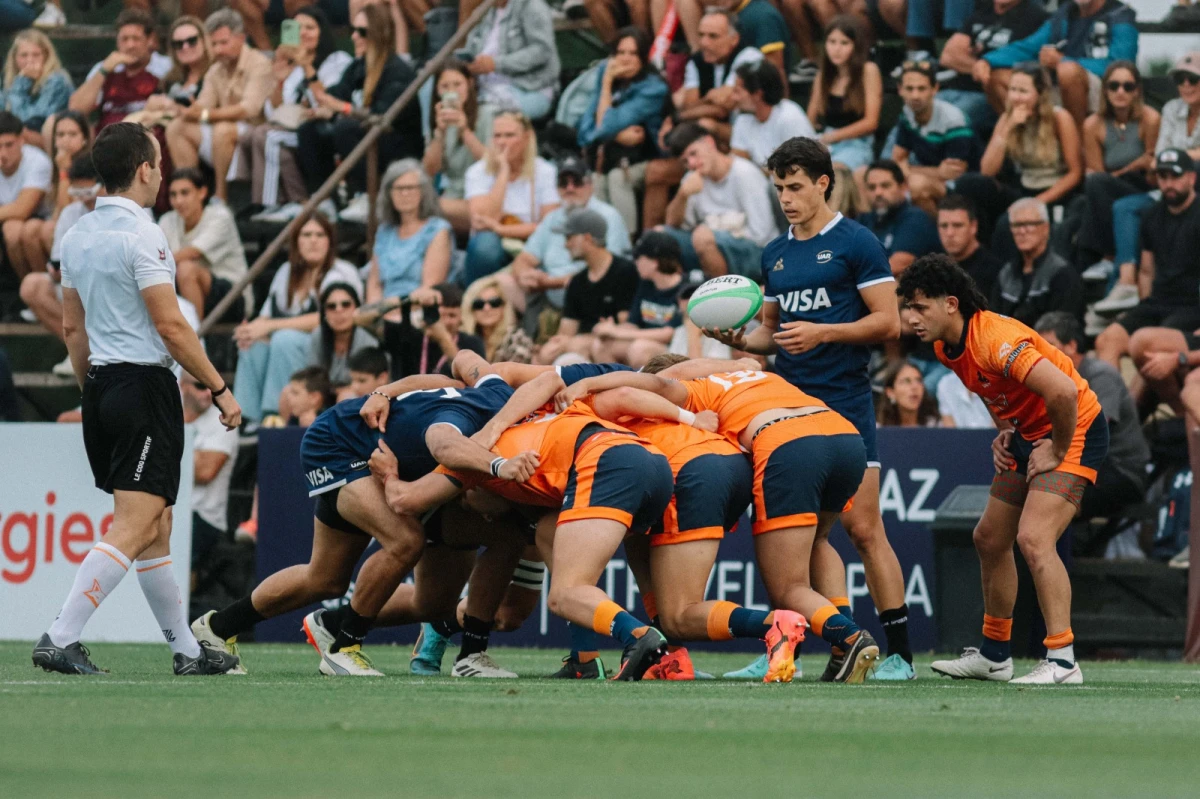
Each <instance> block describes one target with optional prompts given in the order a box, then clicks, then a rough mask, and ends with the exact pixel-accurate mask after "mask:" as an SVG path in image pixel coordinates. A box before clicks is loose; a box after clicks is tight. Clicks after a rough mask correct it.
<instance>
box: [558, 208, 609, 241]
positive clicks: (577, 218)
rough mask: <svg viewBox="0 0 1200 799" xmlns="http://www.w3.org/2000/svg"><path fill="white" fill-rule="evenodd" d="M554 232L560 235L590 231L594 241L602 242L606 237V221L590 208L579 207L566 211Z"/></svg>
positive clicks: (572, 234)
mask: <svg viewBox="0 0 1200 799" xmlns="http://www.w3.org/2000/svg"><path fill="white" fill-rule="evenodd" d="M554 232H555V233H557V234H559V235H560V236H574V235H577V234H579V233H590V234H591V236H592V238H593V239H594V240H595V241H597V242H600V243H603V242H604V241H605V239H606V238H607V237H608V223H607V222H605V221H604V217H602V216H600V214H598V213H597V212H595V211H593V210H591V209H590V208H579V209H576V210H574V211H570V212H568V213H567V216H566V218H565V219H564V220H563V222H562V224H561V225H558V226H557V227H555V228H554Z"/></svg>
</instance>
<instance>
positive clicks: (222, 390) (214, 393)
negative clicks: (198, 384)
mask: <svg viewBox="0 0 1200 799" xmlns="http://www.w3.org/2000/svg"><path fill="white" fill-rule="evenodd" d="M228 390H229V384H228V383H224V384H222V385H221V387H220V388H219V389H217V390H216V391H213V390H212V389H211V388H210V389H209V391H211V392H212V398H213V399H216V398H217V397H219V396H221V395H222V394H224V393H225V392H226V391H228Z"/></svg>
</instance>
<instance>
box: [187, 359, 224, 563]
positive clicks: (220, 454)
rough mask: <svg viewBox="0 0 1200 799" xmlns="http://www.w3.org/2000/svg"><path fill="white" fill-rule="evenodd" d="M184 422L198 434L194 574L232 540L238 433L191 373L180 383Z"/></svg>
mask: <svg viewBox="0 0 1200 799" xmlns="http://www.w3.org/2000/svg"><path fill="white" fill-rule="evenodd" d="M179 389H180V393H181V394H182V397H183V422H184V424H188V425H191V426H192V428H193V429H194V430H195V431H196V437H195V438H194V439H193V440H192V464H193V466H192V479H193V481H194V484H193V486H192V571H193V572H195V571H196V569H197V566H198V564H202V563H204V560H205V558H206V556H207V555H208V553H209V552H210V551H211V550H212V548H213V546H214V545H215V544H216V543H218V542H219V541H221V540H222V539H225V538H228V535H229V530H228V527H229V520H228V518H227V513H228V509H229V480H230V478H231V477H232V476H233V464H234V461H236V460H237V451H238V434H237V431H236V430H229V429H227V428H226V427H225V425H223V424H221V409H220V408H218V407H217V406H216V405H213V401H212V395H211V394H210V393H209V391H208V389H206V388H205V387H204V386H202V385H200V383H199V382H197V381H196V378H194V377H192V376H191V375H189V374H185V375H183V377H182V378H180V380H179Z"/></svg>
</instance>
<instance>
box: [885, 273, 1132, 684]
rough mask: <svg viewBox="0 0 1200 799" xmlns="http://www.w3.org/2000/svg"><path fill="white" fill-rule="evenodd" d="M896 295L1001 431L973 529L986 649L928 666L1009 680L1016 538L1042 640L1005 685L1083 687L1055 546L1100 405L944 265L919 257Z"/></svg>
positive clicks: (1078, 494)
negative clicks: (1040, 650)
mask: <svg viewBox="0 0 1200 799" xmlns="http://www.w3.org/2000/svg"><path fill="white" fill-rule="evenodd" d="M896 293H897V294H898V295H899V296H900V298H901V300H902V301H903V302H904V305H905V308H904V314H905V317H906V320H907V321H908V322H909V324H911V325H912V328H913V330H914V331H915V332H916V334H917V335H918V336H920V338H921V340H922V341H932V342H933V343H934V344H933V346H934V351H935V352H936V353H937V357H938V359H939V360H940V361H941V362H942V363H944V364H946V366H948V367H950V368H951V369H952V370H953V371H954V373H955V374H956V375H958V377H959V378H960V379H961V380H962V381H963V383H965V384H966V386H967V388H969V389H971V391H973V392H974V393H976V394H978V395H979V396H980V398H982V399H983V401H984V402H985V403H987V406H988V410H989V411H991V414H992V416H993V418H995V420H996V426H997V427H998V428H999V429H1000V434H999V435H998V436H996V440H995V441H994V442H993V444H992V459H993V461H994V462H995V466H996V476H995V478H994V479H993V480H992V490H991V497H990V498H989V499H988V504H987V508H986V509H985V510H984V512H983V518H982V519H980V520H979V525H978V526H977V527H976V528H975V549H976V551H977V552H978V553H979V562H980V567H981V571H982V575H983V607H984V616H983V645H982V646H981V647H980V648H979V649H976V648H975V647H970V648H968V649H967V650H965V651H964V652H963V654H962V656H961V657H959V658H957V659H956V660H939V661H935V662H934V663H933V670H934V671H936V672H938V673H939V674H944V675H946V676H949V677H955V678H959V679H962V678H967V679H977V680H998V681H1008V680H1010V679H1012V671H1013V666H1012V657H1011V656H1010V654H1009V639H1010V637H1011V634H1012V613H1013V605H1014V604H1015V603H1016V600H1017V566H1016V561H1015V560H1014V559H1013V542H1014V541H1015V542H1016V544H1017V546H1019V547H1020V548H1021V554H1022V555H1024V557H1025V562H1026V563H1028V564H1029V571H1030V572H1031V573H1032V574H1033V583H1034V586H1035V588H1036V589H1037V597H1038V605H1039V606H1040V607H1041V609H1042V616H1043V617H1044V618H1045V620H1046V631H1047V633H1048V635H1047V637H1046V640H1045V644H1046V649H1047V652H1046V659H1045V660H1043V661H1042V662H1041V663H1039V664H1038V665H1037V666H1036V667H1035V668H1034V669H1033V671H1032V672H1030V673H1029V674H1027V675H1025V676H1024V677H1019V678H1017V679H1015V680H1012V682H1014V683H1022V684H1026V685H1058V684H1063V683H1068V684H1079V683H1082V682H1083V673H1082V672H1081V671H1080V669H1079V664H1078V663H1077V662H1076V661H1075V648H1074V645H1073V642H1074V640H1075V636H1074V634H1073V633H1072V632H1071V580H1070V578H1069V577H1068V576H1067V570H1066V568H1065V567H1064V566H1063V563H1062V560H1060V559H1059V557H1058V552H1057V551H1056V550H1055V544H1056V543H1057V541H1058V539H1059V537H1060V536H1062V534H1063V532H1064V531H1065V530H1066V529H1067V525H1068V524H1070V523H1071V520H1072V519H1074V518H1075V515H1076V514H1077V513H1078V512H1079V503H1080V501H1081V500H1082V498H1083V491H1084V489H1085V488H1086V487H1087V484H1088V483H1095V482H1096V469H1097V468H1098V467H1099V466H1100V464H1101V463H1102V462H1103V461H1104V456H1105V455H1106V454H1107V452H1108V422H1107V420H1106V419H1105V418H1104V413H1103V412H1102V411H1101V410H1100V401H1099V400H1098V399H1097V398H1096V395H1095V393H1094V392H1093V391H1092V389H1091V388H1090V387H1089V386H1088V383H1087V381H1086V380H1084V379H1083V378H1082V377H1081V376H1080V375H1079V372H1077V371H1075V366H1074V365H1073V364H1072V363H1071V361H1070V359H1068V358H1067V356H1065V355H1063V354H1062V353H1061V352H1059V351H1058V350H1057V349H1055V348H1054V347H1052V346H1050V344H1048V343H1046V341H1045V339H1043V338H1042V337H1041V336H1039V335H1038V334H1037V333H1035V332H1034V331H1033V330H1031V329H1029V328H1028V327H1026V326H1025V325H1023V324H1021V323H1020V322H1018V321H1016V320H1015V319H1010V318H1008V317H1007V316H1001V315H999V314H995V313H992V312H991V311H988V310H987V302H986V301H985V300H984V299H983V296H982V295H981V294H980V293H979V289H977V288H976V287H975V283H974V281H972V280H971V278H970V277H969V276H968V275H967V273H966V272H964V271H963V270H962V268H961V267H960V266H958V265H957V264H956V263H955V262H954V261H953V260H951V259H950V258H948V257H946V256H944V255H927V256H924V257H922V258H918V259H917V261H916V262H915V263H913V265H912V266H910V267H909V268H908V269H907V270H906V271H905V272H904V274H903V275H901V276H900V284H899V286H898V287H897V289H896Z"/></svg>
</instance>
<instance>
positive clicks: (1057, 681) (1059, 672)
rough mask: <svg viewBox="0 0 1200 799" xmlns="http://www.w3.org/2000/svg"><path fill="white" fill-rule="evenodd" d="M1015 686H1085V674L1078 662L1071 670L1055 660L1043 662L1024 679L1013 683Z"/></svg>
mask: <svg viewBox="0 0 1200 799" xmlns="http://www.w3.org/2000/svg"><path fill="white" fill-rule="evenodd" d="M1012 684H1013V685H1083V672H1082V671H1081V670H1080V668H1079V663H1078V662H1076V663H1075V665H1073V666H1071V668H1069V669H1068V668H1064V667H1063V666H1062V665H1060V664H1059V663H1057V662H1056V661H1053V660H1043V661H1042V662H1041V663H1039V664H1037V665H1036V666H1034V667H1033V671H1031V672H1029V673H1028V674H1026V675H1025V676H1024V677H1018V678H1017V679H1015V680H1013V681H1012Z"/></svg>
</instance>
